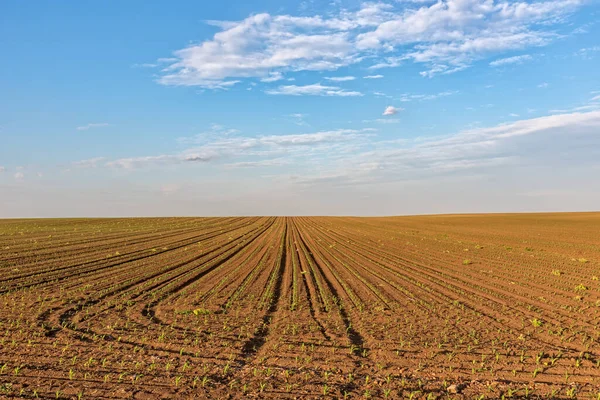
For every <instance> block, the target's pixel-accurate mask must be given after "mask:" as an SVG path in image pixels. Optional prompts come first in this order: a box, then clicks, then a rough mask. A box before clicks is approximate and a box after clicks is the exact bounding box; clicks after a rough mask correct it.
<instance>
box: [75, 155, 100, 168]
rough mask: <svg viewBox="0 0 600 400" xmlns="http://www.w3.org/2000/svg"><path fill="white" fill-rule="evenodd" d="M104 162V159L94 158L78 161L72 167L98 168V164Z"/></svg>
mask: <svg viewBox="0 0 600 400" xmlns="http://www.w3.org/2000/svg"><path fill="white" fill-rule="evenodd" d="M104 160H105V158H104V157H94V158H89V159H87V160H81V161H76V162H74V163H72V165H73V167H74V168H96V167H97V166H98V164H100V163H101V162H102V161H104Z"/></svg>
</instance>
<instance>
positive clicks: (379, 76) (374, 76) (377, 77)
mask: <svg viewBox="0 0 600 400" xmlns="http://www.w3.org/2000/svg"><path fill="white" fill-rule="evenodd" d="M381 78H383V75H367V76H363V79H381Z"/></svg>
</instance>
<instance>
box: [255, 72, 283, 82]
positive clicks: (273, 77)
mask: <svg viewBox="0 0 600 400" xmlns="http://www.w3.org/2000/svg"><path fill="white" fill-rule="evenodd" d="M282 79H283V74H282V73H281V72H278V71H276V72H270V73H269V76H268V77H266V78H262V79H261V80H260V81H261V82H277V81H280V80H282Z"/></svg>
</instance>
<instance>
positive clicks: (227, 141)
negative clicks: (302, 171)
mask: <svg viewBox="0 0 600 400" xmlns="http://www.w3.org/2000/svg"><path fill="white" fill-rule="evenodd" d="M372 132H373V129H370V128H365V129H338V130H333V131H320V132H315V133H304V134H294V135H267V136H258V137H225V138H223V137H221V138H207V140H206V142H205V143H200V142H198V146H196V147H192V148H189V149H187V150H185V151H182V152H180V153H177V154H161V155H152V156H142V157H126V158H120V159H116V160H108V161H107V160H106V159H105V158H94V159H90V160H83V161H78V162H76V163H73V164H74V165H75V166H82V167H93V166H99V165H102V166H105V167H112V168H123V169H133V168H139V167H144V166H152V165H158V166H160V165H173V164H186V163H208V162H212V161H218V160H225V159H232V158H240V157H267V156H270V157H273V156H277V155H280V154H288V155H289V154H295V153H296V152H299V153H298V154H299V155H302V156H306V155H307V154H308V153H309V152H310V151H308V150H311V151H320V149H322V148H328V149H331V146H338V145H342V144H346V143H350V142H356V141H361V140H365V139H366V138H367V137H369V135H371V134H372ZM195 139H196V137H193V138H190V140H188V141H186V140H180V142H182V143H186V142H187V143H191V142H193V140H195ZM296 149H297V150H296ZM307 149H308V150H307ZM260 161H262V160H260ZM101 163H102V164H101Z"/></svg>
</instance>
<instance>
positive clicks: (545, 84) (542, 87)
mask: <svg viewBox="0 0 600 400" xmlns="http://www.w3.org/2000/svg"><path fill="white" fill-rule="evenodd" d="M548 86H550V85H549V84H548V82H542V83H540V84H539V85H537V87H539V88H540V89H544V88H547V87H548Z"/></svg>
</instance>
